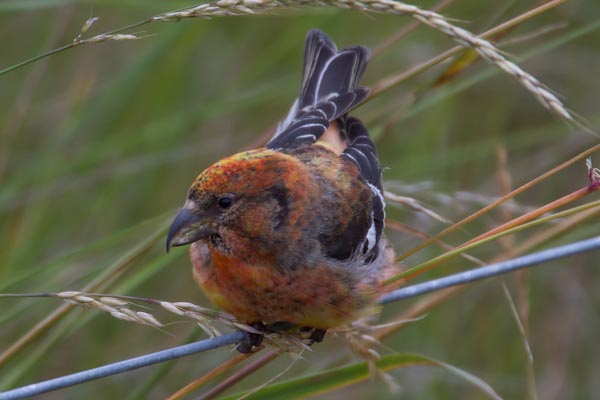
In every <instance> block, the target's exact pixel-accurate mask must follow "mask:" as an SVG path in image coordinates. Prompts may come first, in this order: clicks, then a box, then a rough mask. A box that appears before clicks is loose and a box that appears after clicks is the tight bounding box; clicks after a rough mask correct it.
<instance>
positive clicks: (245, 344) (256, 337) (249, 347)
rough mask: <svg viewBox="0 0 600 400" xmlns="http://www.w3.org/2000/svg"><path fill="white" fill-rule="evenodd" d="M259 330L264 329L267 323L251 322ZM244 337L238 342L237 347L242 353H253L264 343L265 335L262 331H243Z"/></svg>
mask: <svg viewBox="0 0 600 400" xmlns="http://www.w3.org/2000/svg"><path fill="white" fill-rule="evenodd" d="M249 325H250V326H251V327H252V328H254V329H256V330H257V331H264V329H265V325H264V324H263V323H262V322H253V323H251V324H249ZM242 333H243V334H244V338H243V339H242V340H241V341H240V342H239V343H238V345H237V347H236V349H237V351H239V352H240V353H242V354H247V353H251V352H252V351H254V350H255V347H258V346H260V345H261V344H262V341H263V338H264V335H263V334H262V333H256V332H248V331H242Z"/></svg>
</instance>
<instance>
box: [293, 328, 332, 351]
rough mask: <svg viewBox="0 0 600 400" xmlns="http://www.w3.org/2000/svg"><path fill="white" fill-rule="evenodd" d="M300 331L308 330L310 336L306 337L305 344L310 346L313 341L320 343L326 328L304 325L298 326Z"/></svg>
mask: <svg viewBox="0 0 600 400" xmlns="http://www.w3.org/2000/svg"><path fill="white" fill-rule="evenodd" d="M300 332H310V336H308V338H306V344H307V345H309V346H312V344H313V343H321V342H322V341H323V338H325V333H327V329H318V328H311V327H308V326H304V327H302V328H300Z"/></svg>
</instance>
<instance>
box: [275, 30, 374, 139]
mask: <svg viewBox="0 0 600 400" xmlns="http://www.w3.org/2000/svg"><path fill="white" fill-rule="evenodd" d="M369 54H370V52H369V49H367V48H366V47H362V46H355V47H350V48H347V49H344V50H341V51H338V50H337V47H336V46H335V43H333V42H332V41H331V39H330V38H329V37H327V35H325V34H324V33H323V32H321V31H319V30H312V31H310V32H309V33H308V36H307V38H306V45H305V49H304V67H303V69H302V87H301V89H300V95H299V97H298V99H297V100H296V102H295V103H294V105H293V106H292V108H291V110H290V112H289V114H288V116H287V117H286V118H285V119H284V120H283V121H282V122H281V123H280V124H279V127H278V128H277V132H276V133H275V135H274V136H273V138H272V139H271V140H270V141H269V143H267V146H266V147H267V148H270V149H289V148H294V147H297V146H298V145H300V144H304V143H314V142H315V141H317V140H318V139H319V138H320V137H321V135H322V134H323V133H324V132H325V131H326V130H327V128H328V127H329V124H330V123H331V122H332V121H335V120H336V119H338V118H340V117H342V116H344V115H345V114H346V113H347V112H348V111H350V110H351V109H352V108H353V107H355V106H356V105H357V104H358V103H360V102H361V101H363V100H364V99H365V98H366V97H367V95H368V94H369V90H368V89H367V88H364V87H357V86H358V83H359V82H360V80H361V78H362V75H363V73H364V70H365V67H366V66H367V62H368V60H369Z"/></svg>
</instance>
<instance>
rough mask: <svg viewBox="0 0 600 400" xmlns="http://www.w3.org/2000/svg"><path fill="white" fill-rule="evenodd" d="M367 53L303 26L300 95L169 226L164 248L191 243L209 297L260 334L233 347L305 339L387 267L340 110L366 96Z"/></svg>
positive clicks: (359, 147) (320, 333) (366, 149)
mask: <svg viewBox="0 0 600 400" xmlns="http://www.w3.org/2000/svg"><path fill="white" fill-rule="evenodd" d="M369 58H370V50H369V49H368V48H366V47H364V46H353V47H348V48H345V49H343V50H338V49H337V47H336V45H335V43H334V42H333V41H332V40H331V39H330V38H329V37H328V36H327V35H326V34H325V33H323V32H322V31H320V30H317V29H313V30H311V31H309V33H308V34H307V37H306V42H305V48H304V64H303V69H302V82H301V88H300V94H299V96H298V98H297V99H296V100H295V102H294V103H293V105H292V107H291V109H290V111H289V113H288V114H287V116H286V117H285V118H284V119H283V120H282V121H281V122H280V123H279V124H278V126H277V129H276V131H275V134H274V136H273V137H272V138H271V139H270V140H269V141H268V143H267V144H266V145H265V146H264V147H261V148H258V149H254V150H250V151H244V152H241V153H237V154H234V155H232V156H229V157H226V158H224V159H221V160H220V161H218V162H216V163H214V164H213V165H211V166H210V167H208V168H207V169H206V170H204V171H203V172H201V173H200V174H199V175H198V176H197V178H195V180H194V181H193V183H192V185H191V187H190V188H189V190H188V192H187V197H186V200H185V204H184V206H183V207H182V209H181V210H180V211H179V213H178V214H177V216H176V217H175V219H174V220H173V223H172V225H171V227H170V229H169V232H168V235H167V252H168V251H169V249H170V248H171V247H172V246H182V245H187V244H190V249H189V253H190V259H191V262H192V265H193V276H194V279H195V281H196V282H197V283H198V285H199V286H200V288H201V289H202V291H203V292H204V294H205V295H206V297H207V298H208V300H210V301H211V302H212V303H213V304H215V305H216V306H218V307H219V308H220V309H222V310H224V311H226V312H228V313H229V314H232V315H233V316H234V317H236V318H237V319H238V320H240V321H242V322H244V323H247V324H249V325H250V326H252V327H255V328H257V329H258V331H259V332H261V333H256V332H252V333H251V332H245V336H244V339H243V340H242V341H241V342H239V343H238V346H237V349H238V350H239V351H240V352H242V353H248V352H251V351H253V350H255V349H256V348H257V347H258V346H260V344H261V342H262V337H263V336H262V333H263V332H269V331H270V329H276V327H282V326H285V327H290V326H293V327H298V328H299V329H301V330H303V331H308V332H312V333H311V335H310V337H309V343H310V344H312V343H313V342H320V341H321V340H323V337H324V336H325V333H326V331H327V330H328V329H331V328H336V327H341V326H344V325H347V324H349V323H351V322H353V321H355V320H357V319H359V318H361V317H364V316H367V315H370V314H372V313H373V309H374V304H375V302H376V299H377V296H378V293H381V291H382V287H383V281H384V280H385V279H386V277H389V274H390V273H391V272H390V271H393V268H394V261H393V259H394V251H393V249H392V247H391V245H390V243H389V242H388V240H387V239H386V238H385V235H384V233H383V230H384V222H385V200H384V196H383V189H382V182H381V172H382V168H381V166H380V163H379V160H378V156H377V151H376V148H375V145H374V143H373V141H372V140H371V138H370V136H369V133H368V131H367V129H366V128H365V126H364V124H363V123H362V122H361V121H360V120H359V119H357V118H353V117H350V116H349V115H348V113H349V111H350V110H352V109H353V108H354V107H356V106H357V105H358V104H360V103H361V102H362V101H363V100H365V99H366V98H367V96H368V95H369V89H368V88H366V87H361V86H359V84H360V81H361V79H362V76H363V73H364V71H365V68H366V66H367V63H368V61H369ZM271 331H272V330H271Z"/></svg>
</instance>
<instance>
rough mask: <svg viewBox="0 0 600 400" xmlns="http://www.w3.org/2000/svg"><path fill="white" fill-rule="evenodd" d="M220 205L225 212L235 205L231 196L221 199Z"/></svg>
mask: <svg viewBox="0 0 600 400" xmlns="http://www.w3.org/2000/svg"><path fill="white" fill-rule="evenodd" d="M218 204H219V207H221V208H222V209H223V210H225V209H227V208H229V207H231V205H232V204H233V198H232V197H231V196H223V197H219V200H218Z"/></svg>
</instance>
